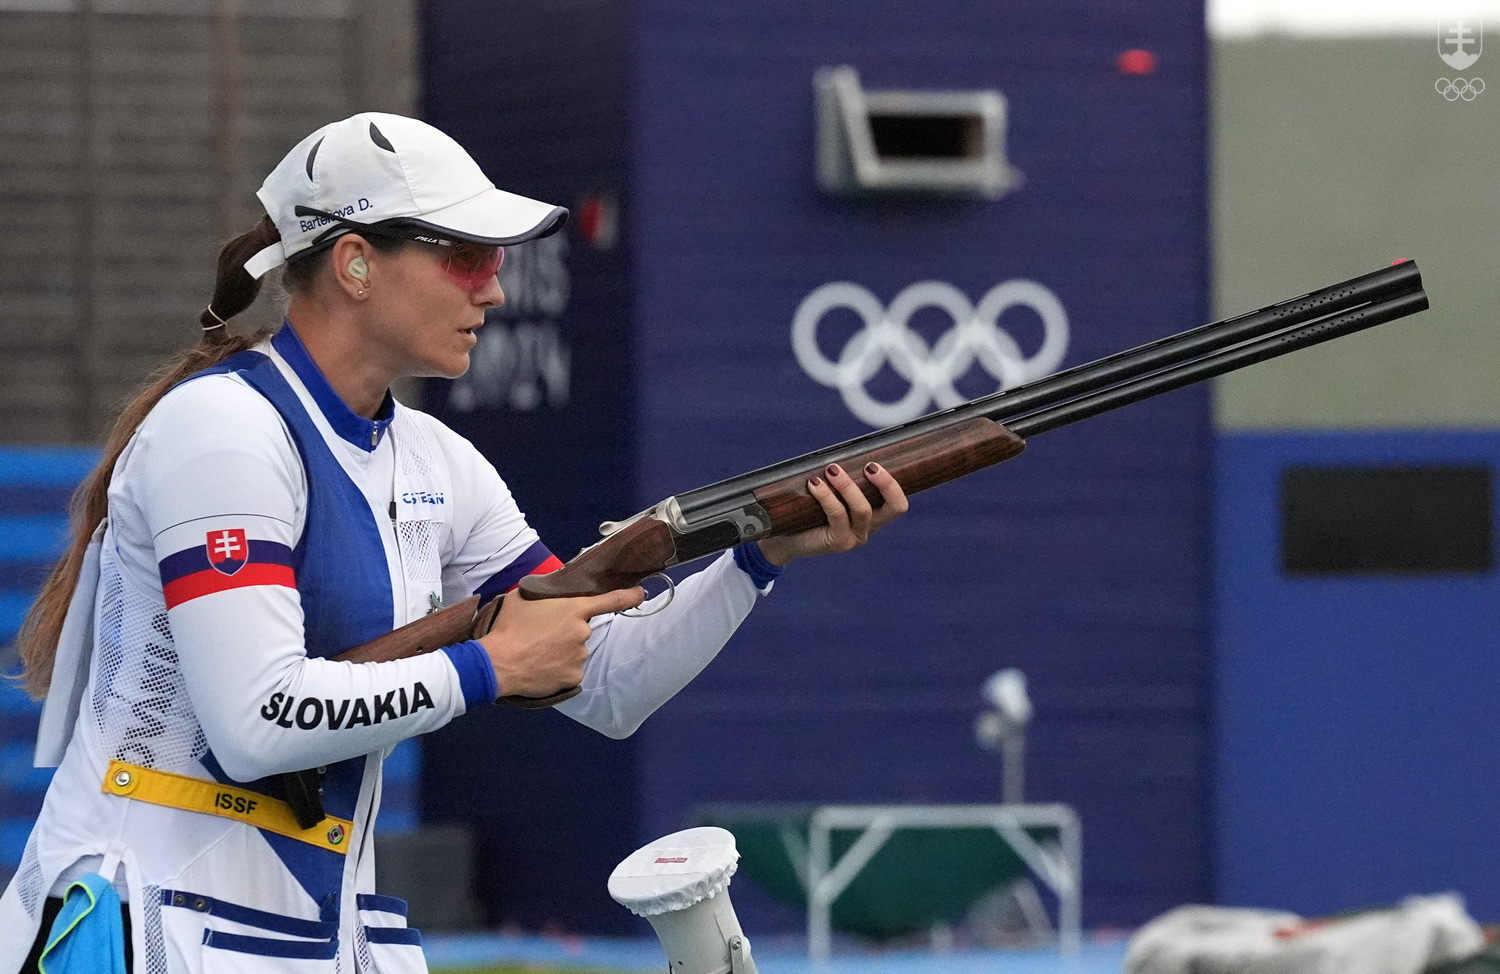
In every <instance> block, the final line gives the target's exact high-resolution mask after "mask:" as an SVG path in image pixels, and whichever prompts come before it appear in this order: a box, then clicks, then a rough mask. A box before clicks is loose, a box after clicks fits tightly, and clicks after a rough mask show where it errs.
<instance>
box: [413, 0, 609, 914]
mask: <svg viewBox="0 0 1500 974" xmlns="http://www.w3.org/2000/svg"><path fill="white" fill-rule="evenodd" d="M423 11H424V19H423V23H422V66H423V85H422V90H423V99H422V112H423V117H424V118H426V119H427V120H428V121H430V122H432V123H433V124H435V125H437V126H438V127H439V128H441V129H443V130H444V131H446V132H448V133H449V134H450V135H452V136H453V137H454V138H456V139H457V140H458V141H459V142H460V143H461V144H463V145H464V146H465V147H466V148H468V149H469V151H470V152H471V153H472V154H473V156H474V158H475V159H476V160H477V161H478V162H479V164H480V166H481V167H482V168H483V169H484V171H485V172H486V173H487V174H488V175H489V176H490V177H491V179H493V180H494V181H495V183H496V184H497V185H499V186H500V188H502V189H507V190H511V191H514V192H519V193H523V194H526V195H528V196H532V197H534V198H536V199H541V200H546V201H548V202H551V203H556V204H560V205H563V206H567V207H568V208H569V209H570V210H571V211H572V214H573V218H572V219H571V220H570V221H569V226H568V227H567V228H566V229H565V230H564V231H563V232H562V233H560V234H558V235H556V236H553V237H549V238H546V239H544V240H540V241H535V242H532V243H528V244H523V245H521V246H519V247H514V248H511V250H510V252H509V253H507V255H506V262H505V266H504V267H503V268H502V269H501V275H500V282H501V285H502V286H503V288H504V289H505V292H506V303H505V305H504V306H503V307H501V308H498V309H492V310H491V312H490V313H489V314H488V315H487V316H486V324H485V327H484V328H483V329H481V330H480V332H479V339H480V344H479V346H478V347H477V348H476V349H475V350H474V353H473V356H472V360H473V364H472V366H471V368H470V371H469V373H468V374H467V375H466V376H464V377H463V378H462V379H461V380H459V381H457V382H453V383H446V382H429V383H428V384H427V387H426V389H425V400H426V401H425V408H427V409H428V410H429V411H431V412H433V413H435V414H436V415H438V416H439V417H440V418H442V419H443V420H444V422H446V423H448V424H449V425H450V426H452V427H453V428H454V429H456V430H458V431H459V432H460V433H462V434H464V435H465V436H467V437H468V438H469V439H470V440H471V441H472V442H473V443H474V444H475V445H476V446H478V447H479V449H480V450H481V451H482V452H483V453H484V454H485V455H486V456H487V457H488V458H489V459H490V460H491V461H492V462H493V463H494V464H495V465H496V467H497V468H498V469H499V470H500V473H501V476H503V477H504V478H505V480H506V482H507V484H508V485H509V486H510V488H511V490H512V492H513V493H514V494H515V496H516V499H517V501H518V502H519V503H520V505H521V508H522V510H524V511H526V512H527V515H528V517H529V518H530V520H531V523H532V524H533V525H534V526H535V527H536V528H537V530H538V531H539V532H540V534H541V536H542V539H543V541H545V542H546V543H547V544H548V546H549V547H551V548H552V549H553V551H554V552H556V553H557V554H559V555H560V556H562V557H564V558H566V557H569V556H571V555H572V554H573V553H574V552H576V551H577V550H578V549H579V548H580V547H582V546H583V545H584V544H585V543H588V542H591V541H592V540H593V539H594V538H595V537H597V532H596V527H597V525H598V522H599V521H600V520H601V519H602V518H603V517H606V516H613V515H615V514H617V513H618V512H619V511H620V510H622V509H623V508H625V507H626V506H628V505H629V504H630V502H631V500H632V499H633V470H634V460H633V457H634V454H633V442H632V426H631V397H632V369H631V291H630V280H629V261H628V256H627V251H626V248H625V246H624V244H623V241H622V240H621V239H620V237H619V235H618V206H619V202H620V201H621V200H622V199H623V198H624V196H625V194H626V191H627V189H628V186H627V185H626V165H627V159H628V157H627V137H628V127H627V126H628V119H629V104H628V101H627V92H628V86H627V83H626V76H627V52H628V48H629V39H628V31H629V25H628V22H627V19H626V4H625V3H623V2H618V0H584V2H576V3H568V4H557V3H552V2H545V3H544V2H539V0H530V2H514V3H504V4H494V3H481V2H477V0H442V2H436V3H429V4H426V5H425V6H424V8H423ZM423 770H424V780H423V788H424V795H423V798H424V807H423V815H424V818H425V819H426V820H427V821H432V822H465V823H468V824H470V825H471V826H473V828H474V829H475V834H476V837H477V840H478V841H477V855H478V859H479V863H478V871H479V881H480V885H481V887H482V889H481V892H482V894H483V897H484V901H485V902H484V906H485V909H486V914H487V919H488V920H489V921H490V922H492V923H501V922H505V923H512V924H518V925H521V926H523V927H526V928H528V929H533V930H535V929H539V928H543V927H546V928H550V929H554V930H580V929H581V930H591V931H602V932H612V931H613V932H619V931H624V930H626V929H633V928H631V927H629V926H628V924H629V921H630V919H631V917H630V915H629V914H628V913H626V912H625V911H624V910H621V909H620V908H619V907H618V906H616V905H615V904H614V903H613V902H611V901H610V900H609V898H608V896H607V894H606V893H605V889H604V884H605V880H606V879H607V878H608V876H609V871H610V870H611V869H612V868H614V865H615V863H617V862H619V860H620V859H623V858H624V857H625V856H626V855H628V854H629V853H630V852H631V851H632V850H633V849H634V848H635V845H634V843H635V838H636V833H637V829H636V818H635V781H636V772H635V746H634V744H633V743H632V742H629V741H627V742H624V743H619V742H614V741H609V740H606V739H605V738H602V737H600V736H599V735H597V734H595V733H593V732H592V731H587V730H585V729H584V728H582V727H579V726H578V725H576V724H574V723H573V722H572V721H569V720H568V719H566V718H564V717H562V716H561V715H559V714H556V713H551V712H544V713H538V712H534V711H509V710H505V709H503V708H493V709H490V710H486V711H483V712H480V713H478V714H471V715H468V716H466V717H465V718H463V719H460V720H458V721H456V722H454V723H453V724H452V725H451V726H450V727H448V728H445V729H444V730H443V731H441V732H439V733H437V734H434V735H431V736H430V737H429V738H427V739H426V741H425V746H424V764H423Z"/></svg>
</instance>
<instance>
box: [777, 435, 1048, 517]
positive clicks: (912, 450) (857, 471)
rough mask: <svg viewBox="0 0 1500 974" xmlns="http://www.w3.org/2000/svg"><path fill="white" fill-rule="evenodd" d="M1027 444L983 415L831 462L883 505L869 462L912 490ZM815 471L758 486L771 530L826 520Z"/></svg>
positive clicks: (1010, 454)
mask: <svg viewBox="0 0 1500 974" xmlns="http://www.w3.org/2000/svg"><path fill="white" fill-rule="evenodd" d="M1024 449H1026V441H1025V440H1023V439H1021V438H1020V437H1019V436H1017V435H1016V434H1014V433H1012V432H1011V431H1010V430H1008V429H1006V428H1005V427H1004V426H1001V425H1000V424H999V423H997V422H995V421H994V420H992V419H984V418H983V417H981V418H978V419H973V420H970V421H969V422H967V423H964V424H962V425H959V426H945V427H943V428H942V429H938V430H934V431H933V432H931V433H925V434H923V435H921V436H914V437H912V438H911V439H909V440H902V441H901V442H900V443H893V444H891V445H890V446H886V447H881V448H880V449H877V450H871V451H869V452H868V453H856V454H853V455H850V456H848V457H840V458H838V459H836V460H834V461H831V462H835V463H837V464H838V465H839V466H841V467H843V468H844V472H845V473H847V474H848V475H849V476H850V477H852V478H854V482H855V483H856V484H858V485H859V489H860V491H861V492H862V493H863V494H864V495H865V497H866V498H868V499H869V501H870V503H871V504H873V505H874V506H875V507H879V506H881V505H882V504H884V503H885V499H884V498H883V497H881V495H880V489H879V488H878V487H876V486H875V485H874V484H872V483H870V482H869V481H868V480H866V479H865V466H866V464H869V463H878V464H880V465H881V466H882V467H884V468H885V469H886V472H888V473H889V474H890V475H891V476H892V477H895V478H896V483H898V484H900V485H901V489H902V490H904V491H906V493H907V495H908V496H909V495H911V494H915V493H917V492H919V491H923V490H927V489H928V488H930V487H936V486H938V485H939V484H946V483H947V482H948V481H950V480H957V479H958V478H960V477H967V476H968V475H969V474H971V473H974V472H975V471H978V470H983V469H984V468H985V467H989V466H993V465H994V464H997V463H999V462H1001V461H1002V460H1009V459H1010V458H1011V457H1013V456H1016V455H1017V454H1019V453H1020V452H1021V451H1022V450H1024ZM815 472H816V471H812V470H809V471H807V472H806V473H800V474H795V475H793V476H790V477H786V478H784V479H782V480H779V481H776V482H775V483H772V484H767V485H766V486H764V487H762V488H760V489H758V490H756V491H755V492H754V494H755V499H756V500H757V501H759V502H760V505H761V506H762V507H764V508H765V509H766V513H767V514H769V515H770V516H771V531H770V532H768V535H767V536H772V535H778V534H794V533H796V532H798V531H805V530H807V529H808V528H815V527H817V526H818V525H820V524H824V523H826V521H827V519H826V518H825V517H824V516H823V507H822V505H821V504H819V503H818V502H817V501H816V500H814V499H813V496H812V494H809V493H808V492H807V480H808V478H809V477H810V476H812V474H813V473H815Z"/></svg>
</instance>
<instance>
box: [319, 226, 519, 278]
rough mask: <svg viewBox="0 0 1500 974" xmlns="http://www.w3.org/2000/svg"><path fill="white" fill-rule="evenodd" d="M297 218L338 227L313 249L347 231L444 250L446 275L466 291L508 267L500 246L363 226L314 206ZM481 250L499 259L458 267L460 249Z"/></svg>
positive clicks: (411, 228) (412, 229)
mask: <svg viewBox="0 0 1500 974" xmlns="http://www.w3.org/2000/svg"><path fill="white" fill-rule="evenodd" d="M292 212H293V214H294V215H296V216H316V217H322V218H323V219H325V220H331V221H333V222H334V224H336V225H335V226H333V227H330V228H329V229H328V230H327V231H325V232H324V233H323V234H322V235H320V236H319V237H318V238H317V239H316V240H315V241H313V248H320V247H324V246H328V245H331V244H332V243H333V241H334V240H336V239H337V238H338V236H341V235H342V233H343V232H344V231H353V232H355V233H361V234H371V235H373V236H377V237H386V238H388V239H392V240H410V241H413V242H415V243H424V244H431V245H433V246H435V247H443V248H445V249H446V250H447V251H448V254H447V256H446V257H445V258H444V259H443V273H445V274H446V275H448V277H449V278H450V279H452V280H453V281H454V282H455V283H457V284H458V285H459V286H460V287H462V288H463V289H464V290H466V291H471V292H472V291H478V290H479V289H480V288H482V287H484V286H485V285H487V284H488V283H489V282H490V281H492V280H493V279H494V278H495V276H496V275H497V274H499V273H500V267H501V265H503V264H504V263H505V248H504V247H503V246H501V245H499V244H484V243H477V242H475V241H472V240H453V239H449V238H447V237H439V236H435V235H434V234H432V233H431V232H430V231H428V230H425V229H423V228H421V227H414V226H409V225H402V224H399V223H392V224H378V223H359V222H356V221H354V220H350V219H348V218H346V217H341V216H337V215H335V214H333V213H329V212H327V211H326V210H318V209H314V208H313V207H310V206H296V207H294V208H293V210H292ZM465 246H468V247H481V248H484V249H486V250H493V251H495V255H494V256H493V257H490V258H486V259H485V260H484V261H483V262H482V263H480V264H478V265H477V266H474V267H467V266H464V265H466V264H469V263H472V262H471V261H463V262H461V263H460V264H459V265H458V266H455V265H454V261H455V259H456V258H457V257H458V248H459V247H465ZM310 249H312V248H310ZM491 260H493V261H494V266H493V268H491V267H489V266H488V265H489V263H490V261H491Z"/></svg>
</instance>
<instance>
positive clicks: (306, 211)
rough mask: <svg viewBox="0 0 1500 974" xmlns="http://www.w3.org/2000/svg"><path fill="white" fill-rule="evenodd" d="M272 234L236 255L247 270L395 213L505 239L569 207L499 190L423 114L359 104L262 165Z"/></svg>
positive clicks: (555, 221) (536, 229)
mask: <svg viewBox="0 0 1500 974" xmlns="http://www.w3.org/2000/svg"><path fill="white" fill-rule="evenodd" d="M255 195H256V196H258V197H260V201H261V203H262V205H264V206H265V208H266V212H267V213H268V214H270V216H271V219H272V220H273V221H274V222H275V224H276V229H277V230H279V231H280V232H281V241H280V242H279V243H275V244H272V245H271V246H269V247H267V248H265V249H264V250H262V251H260V252H259V253H257V254H255V255H254V256H253V257H251V258H250V259H249V260H248V261H247V262H246V263H245V270H246V271H247V272H248V273H249V274H250V275H251V276H252V277H263V276H264V275H265V274H266V273H267V272H268V271H270V270H272V269H273V268H276V267H279V266H281V265H282V264H284V263H286V261H287V260H288V259H289V258H291V257H293V256H295V255H297V254H299V253H301V252H303V251H305V250H308V249H310V248H313V247H317V246H319V245H322V244H326V243H329V242H331V241H332V240H333V239H335V238H336V237H339V236H342V235H343V234H345V233H349V232H357V231H358V230H359V229H360V227H362V226H363V227H373V226H377V225H379V224H382V223H386V222H388V221H390V222H398V223H400V224H403V225H409V226H417V227H424V228H426V229H428V230H432V231H435V232H438V233H441V234H442V235H443V236H446V237H453V238H455V239H459V240H469V241H474V242H476V243H485V244H496V245H500V246H507V245H510V244H518V243H521V242H522V241H526V240H533V239H535V238H537V237H545V236H547V235H548V234H549V233H553V232H554V231H556V230H558V229H559V228H560V227H562V225H563V223H564V222H565V221H566V220H567V218H568V211H567V210H565V209H563V208H562V207H560V206H553V205H552V204H550V203H542V202H539V201H537V200H533V199H528V198H526V197H525V196H517V195H516V194H515V193H507V192H504V191H503V190H498V189H496V188H495V184H494V183H492V182H490V181H489V179H487V178H486V177H485V175H484V173H483V172H481V171H480V169H479V165H478V163H476V162H475V161H474V160H473V159H471V158H470V157H469V154H468V153H467V152H465V151H464V149H463V146H461V145H459V144H458V143H457V142H455V141H454V140H453V139H452V138H450V137H449V136H447V135H445V134H443V133H442V132H440V131H438V130H437V129H435V128H433V127H432V126H431V125H428V124H427V123H426V122H421V121H418V120H417V119H414V118H406V117H404V116H401V115H388V114H385V113H383V112H361V113H360V114H358V115H355V116H353V117H351V118H346V119H344V120H343V121H341V122H333V123H330V124H328V125H325V126H323V127H322V128H320V129H318V130H317V131H316V132H314V133H313V134H311V135H309V136H308V137H307V138H305V139H303V140H302V141H301V142H299V143H297V146H296V148H294V149H292V151H291V152H289V153H287V156H286V158H285V159H282V160H281V162H280V163H279V164H278V165H277V166H276V168H275V169H273V170H271V174H270V175H269V176H267V177H266V181H265V183H264V184H263V185H262V186H261V188H260V191H259V192H258V193H256V194H255Z"/></svg>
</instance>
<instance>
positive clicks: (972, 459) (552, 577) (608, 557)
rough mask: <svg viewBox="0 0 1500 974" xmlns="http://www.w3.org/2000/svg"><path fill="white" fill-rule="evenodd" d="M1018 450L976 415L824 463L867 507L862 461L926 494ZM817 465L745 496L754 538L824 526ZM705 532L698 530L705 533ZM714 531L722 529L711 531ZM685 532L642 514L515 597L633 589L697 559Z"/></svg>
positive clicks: (531, 578)
mask: <svg viewBox="0 0 1500 974" xmlns="http://www.w3.org/2000/svg"><path fill="white" fill-rule="evenodd" d="M1025 448H1026V441H1024V440H1022V439H1021V438H1020V437H1019V436H1017V435H1016V434H1014V433H1012V432H1011V431H1010V430H1008V429H1006V428H1005V427H1004V426H1002V425H1000V424H999V423H997V422H995V421H994V420H992V419H985V418H983V417H980V418H976V419H972V420H969V421H967V422H964V423H961V424H959V425H956V426H945V427H943V428H941V429H936V430H933V431H932V432H930V433H923V434H920V435H917V436H913V437H910V438H909V439H905V440H902V441H901V442H899V443H893V444H890V445H888V446H884V447H880V448H877V449H873V450H865V451H859V450H851V451H848V452H847V453H845V454H843V455H836V456H832V457H829V458H828V461H827V462H828V463H837V464H839V465H840V466H842V467H843V468H844V470H845V472H846V473H848V474H849V476H850V477H851V478H853V480H854V482H855V483H856V484H858V485H859V488H860V490H861V491H862V492H863V493H864V495H865V496H866V497H867V498H869V500H870V503H871V504H873V505H875V506H876V507H879V506H880V505H881V504H883V503H884V499H883V498H882V497H881V495H880V490H879V489H878V488H877V487H876V486H875V485H874V484H872V483H870V482H869V481H868V480H866V479H865V475H864V469H865V465H866V464H868V463H872V462H873V463H878V464H880V465H881V466H883V467H885V469H886V470H887V471H888V472H889V473H890V474H891V476H893V477H895V478H896V482H897V483H898V484H900V485H901V489H902V490H904V491H906V493H907V494H915V493H917V492H918V491H923V490H927V489H928V488H929V487H936V486H937V485H939V484H945V483H947V482H948V481H950V480H957V479H958V478H959V477H964V476H967V475H968V474H971V473H973V472H975V471H976V470H982V469H984V468H985V467H988V466H991V465H992V464H996V463H999V462H1000V461H1002V460H1009V459H1010V458H1011V457H1013V456H1015V455H1016V454H1018V453H1020V452H1021V451H1022V450H1024V449H1025ZM822 469H823V466H822V465H820V466H817V467H812V468H809V469H807V470H805V471H801V472H799V473H796V474H793V475H792V476H788V477H783V478H780V479H778V480H774V481H772V482H770V483H767V484H765V485H764V486H762V487H758V488H756V489H755V490H753V491H752V492H751V495H750V496H751V498H752V499H753V502H754V503H756V504H759V505H760V507H761V508H762V509H764V512H765V514H766V516H767V518H768V519H769V521H770V527H769V529H768V530H765V531H762V532H761V533H760V534H759V536H758V537H759V538H771V537H776V536H777V535H784V534H794V533H796V532H798V531H805V530H807V529H808V528H815V527H817V526H818V525H820V524H825V523H827V518H826V517H825V516H824V514H823V507H822V505H821V504H819V503H818V502H817V500H816V499H815V498H814V497H813V496H812V494H810V493H808V490H807V481H808V478H809V477H811V476H813V475H814V474H816V473H817V472H818V471H819V470H822ZM709 530H712V529H705V532H706V531H709ZM719 533H720V534H722V532H719ZM691 534H692V532H691V531H690V532H688V533H687V534H686V535H685V534H684V533H683V532H679V531H676V530H674V529H673V528H672V526H671V525H669V524H667V522H665V521H663V520H661V519H660V518H657V517H643V518H640V519H639V520H636V521H634V522H632V523H630V524H627V525H626V526H625V527H623V528H621V529H620V530H618V531H616V532H615V533H613V534H611V535H610V536H609V537H607V538H605V539H604V540H603V541H600V542H599V543H598V544H596V545H594V546H592V547H590V548H586V549H584V550H583V551H582V552H581V553H580V554H579V555H578V556H577V557H576V558H574V559H573V560H572V561H570V562H568V563H567V564H566V565H564V566H563V567H562V568H559V569H558V570H557V571H555V572H552V573H550V574H547V575H528V576H527V577H526V578H523V579H522V580H521V584H520V591H521V595H522V597H523V598H528V599H556V598H571V597H576V596H581V595H600V594H602V593H604V592H609V591H613V590H615V589H621V588H629V587H630V586H632V585H639V584H640V583H641V582H643V581H645V580H646V579H647V578H650V577H651V576H652V575H655V574H657V573H658V572H661V571H663V570H664V569H666V568H669V567H671V566H672V565H676V564H680V563H681V562H683V561H686V560H689V559H687V558H684V557H682V555H683V552H684V551H685V550H691V551H693V553H694V554H693V557H701V554H700V553H699V551H698V549H699V548H701V547H702V546H701V545H698V544H694V543H693V540H694V539H693V538H692V537H691ZM724 540H725V543H721V544H714V546H713V547H712V550H710V551H706V552H702V554H713V553H714V552H716V551H723V550H724V549H726V548H731V547H733V546H734V545H736V544H738V543H739V541H740V539H739V537H738V536H737V535H736V536H734V537H732V538H726V539H724Z"/></svg>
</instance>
